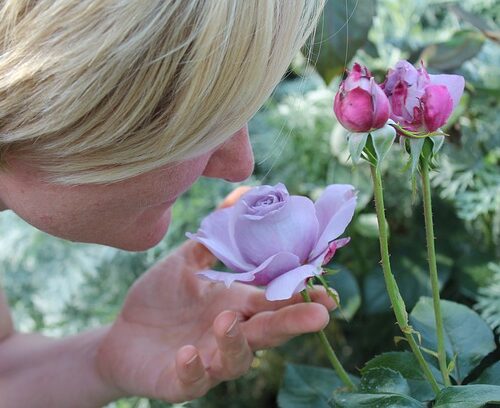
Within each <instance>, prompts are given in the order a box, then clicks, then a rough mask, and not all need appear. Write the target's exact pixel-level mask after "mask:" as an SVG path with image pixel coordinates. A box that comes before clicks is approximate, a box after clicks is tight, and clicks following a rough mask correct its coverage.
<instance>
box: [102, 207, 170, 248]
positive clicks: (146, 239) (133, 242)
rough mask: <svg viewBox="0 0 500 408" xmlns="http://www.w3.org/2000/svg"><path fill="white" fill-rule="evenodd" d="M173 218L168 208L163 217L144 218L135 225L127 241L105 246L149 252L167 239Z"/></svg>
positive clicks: (110, 243)
mask: <svg viewBox="0 0 500 408" xmlns="http://www.w3.org/2000/svg"><path fill="white" fill-rule="evenodd" d="M171 218H172V211H171V209H170V208H168V209H167V210H166V211H164V213H163V214H162V215H161V217H159V218H158V217H156V219H153V220H151V219H149V217H144V218H142V217H141V219H139V220H138V221H137V223H136V224H134V225H133V230H132V231H129V232H128V235H127V236H126V237H124V238H125V239H123V240H120V241H119V242H108V243H105V245H108V246H112V247H115V248H118V249H123V250H125V251H132V252H141V251H147V250H148V249H151V248H153V247H155V246H156V245H158V243H159V242H160V241H161V240H162V239H163V238H164V237H165V235H166V234H167V231H168V227H169V226H170V220H171Z"/></svg>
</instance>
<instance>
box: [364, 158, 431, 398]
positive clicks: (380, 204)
mask: <svg viewBox="0 0 500 408" xmlns="http://www.w3.org/2000/svg"><path fill="white" fill-rule="evenodd" d="M370 167H371V172H372V179H373V189H374V193H375V209H376V211H377V221H378V229H379V241H380V255H381V257H382V270H383V272H384V279H385V284H386V287H387V293H388V294H389V299H390V301H391V305H392V309H393V310H394V314H395V315H396V320H397V322H398V325H399V328H400V329H401V331H402V332H403V334H404V336H405V337H406V340H407V341H408V344H409V345H410V348H411V350H412V351H413V354H414V355H415V358H416V359H417V361H418V364H419V365H420V367H421V369H422V371H423V373H424V375H425V377H426V378H427V380H428V381H429V383H430V385H431V386H432V389H433V391H434V392H435V393H436V394H437V393H438V392H439V385H438V383H437V381H436V379H435V378H434V376H433V375H432V372H431V370H430V368H429V366H428V364H427V362H426V361H425V359H424V356H423V355H422V352H421V351H420V348H419V346H418V344H417V342H416V341H415V338H414V337H413V333H412V328H411V327H410V326H409V325H408V314H407V312H406V306H405V304H404V300H403V298H402V297H401V294H400V292H399V288H398V285H397V283H396V279H394V275H393V274H392V271H391V264H390V261H389V244H388V236H387V227H386V225H387V224H386V219H385V208H384V194H383V190H382V177H381V176H380V171H379V169H378V168H377V167H376V166H370Z"/></svg>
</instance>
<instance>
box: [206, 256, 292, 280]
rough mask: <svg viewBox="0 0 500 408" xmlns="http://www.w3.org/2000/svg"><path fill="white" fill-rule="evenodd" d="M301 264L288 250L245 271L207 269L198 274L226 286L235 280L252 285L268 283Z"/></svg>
mask: <svg viewBox="0 0 500 408" xmlns="http://www.w3.org/2000/svg"><path fill="white" fill-rule="evenodd" d="M298 266H300V262H299V258H298V257H297V256H296V255H294V254H290V253H288V252H280V253H278V254H276V255H273V256H272V257H270V258H269V259H266V261H265V262H263V263H262V264H261V265H260V266H258V267H257V268H255V269H253V270H251V271H248V272H243V273H231V272H220V271H213V270H206V271H202V272H198V273H197V275H198V276H200V277H203V278H206V279H208V280H211V281H212V282H224V284H225V285H226V287H229V286H231V284H232V283H233V282H235V281H238V282H248V283H251V284H252V285H267V284H268V283H269V282H270V281H272V280H273V279H275V278H276V277H278V276H280V275H282V274H284V273H287V272H288V271H290V270H292V269H295V268H297V267H298Z"/></svg>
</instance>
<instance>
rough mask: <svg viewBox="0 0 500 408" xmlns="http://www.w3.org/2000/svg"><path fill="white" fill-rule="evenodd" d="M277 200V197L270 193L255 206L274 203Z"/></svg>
mask: <svg viewBox="0 0 500 408" xmlns="http://www.w3.org/2000/svg"><path fill="white" fill-rule="evenodd" d="M276 201H278V200H277V197H276V196H274V195H268V196H266V197H263V198H261V199H260V200H258V201H257V202H256V203H255V204H254V206H255V207H265V206H266V205H271V204H274V203H275V202H276Z"/></svg>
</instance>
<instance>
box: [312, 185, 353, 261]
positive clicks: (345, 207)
mask: <svg viewBox="0 0 500 408" xmlns="http://www.w3.org/2000/svg"><path fill="white" fill-rule="evenodd" d="M315 206H316V216H317V217H318V222H319V234H318V235H319V239H318V241H317V243H316V245H315V247H314V249H313V251H312V252H311V256H310V257H309V259H315V258H316V257H317V256H318V255H320V254H321V253H323V252H324V251H325V250H326V249H327V247H328V243H329V242H330V241H332V240H334V239H335V238H337V237H338V236H339V235H341V234H342V233H343V232H344V231H345V229H346V228H347V225H348V224H349V222H351V219H352V217H353V215H354V210H355V209H356V193H355V190H354V187H353V186H351V185H349V184H332V185H330V186H328V187H327V188H326V189H325V191H324V192H323V194H322V195H321V197H320V198H319V199H318V200H317V201H316V203H315Z"/></svg>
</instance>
